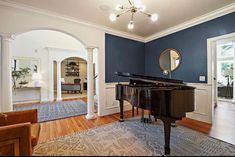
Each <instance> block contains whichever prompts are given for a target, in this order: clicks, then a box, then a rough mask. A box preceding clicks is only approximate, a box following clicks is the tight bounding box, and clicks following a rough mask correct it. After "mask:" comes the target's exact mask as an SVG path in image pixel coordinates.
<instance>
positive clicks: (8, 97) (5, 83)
mask: <svg viewBox="0 0 235 157" xmlns="http://www.w3.org/2000/svg"><path fill="white" fill-rule="evenodd" d="M12 40H13V37H12V36H3V37H2V58H1V59H2V72H1V74H2V82H1V83H2V89H1V93H2V101H1V109H2V111H3V112H8V111H12V110H13V105H12V78H11V47H10V46H11V45H10V44H11V41H12Z"/></svg>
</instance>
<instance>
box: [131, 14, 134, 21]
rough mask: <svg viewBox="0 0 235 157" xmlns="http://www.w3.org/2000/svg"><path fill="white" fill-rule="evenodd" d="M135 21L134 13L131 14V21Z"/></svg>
mask: <svg viewBox="0 0 235 157" xmlns="http://www.w3.org/2000/svg"><path fill="white" fill-rule="evenodd" d="M133 20H134V13H132V14H131V21H133Z"/></svg>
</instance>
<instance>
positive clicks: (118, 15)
mask: <svg viewBox="0 0 235 157" xmlns="http://www.w3.org/2000/svg"><path fill="white" fill-rule="evenodd" d="M130 11H131V10H130V9H129V10H126V11H123V12H121V13H119V14H117V17H120V16H121V15H123V14H125V13H128V12H130Z"/></svg>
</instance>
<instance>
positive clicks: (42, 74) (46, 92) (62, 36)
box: [12, 30, 87, 103]
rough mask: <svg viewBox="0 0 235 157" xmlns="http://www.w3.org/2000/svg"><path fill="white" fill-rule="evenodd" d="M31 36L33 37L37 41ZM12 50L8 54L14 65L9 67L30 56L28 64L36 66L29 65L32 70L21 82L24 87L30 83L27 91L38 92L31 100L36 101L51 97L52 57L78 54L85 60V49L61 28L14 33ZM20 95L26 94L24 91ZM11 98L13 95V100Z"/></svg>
mask: <svg viewBox="0 0 235 157" xmlns="http://www.w3.org/2000/svg"><path fill="white" fill-rule="evenodd" d="M32 39H37V41H35V40H32ZM68 51H69V52H68ZM12 52H13V53H12V58H14V59H13V60H14V62H15V63H12V65H14V66H15V67H13V68H15V69H20V68H21V67H20V65H22V64H26V63H20V62H22V61H21V58H23V59H24V60H28V62H29V63H27V64H31V62H32V60H35V62H34V64H33V66H32V67H34V68H35V67H36V68H35V69H36V70H34V69H33V68H31V69H30V71H32V72H33V73H32V74H30V76H29V77H30V79H29V80H25V81H23V82H25V84H24V85H23V86H24V87H27V89H30V88H29V87H34V88H31V89H33V90H35V91H29V93H34V95H36V92H37V94H38V95H39V96H37V98H35V99H33V100H39V101H40V102H47V101H52V100H53V99H52V98H53V94H51V93H53V92H54V89H53V87H52V88H51V86H52V85H51V84H52V82H53V77H51V75H53V74H52V72H53V70H52V69H53V62H54V61H59V62H61V61H62V60H63V59H64V58H66V57H69V56H79V57H81V58H83V59H84V60H87V50H86V48H85V45H84V44H83V43H82V42H80V40H78V39H75V38H74V37H73V36H71V35H68V34H66V33H64V32H60V31H54V30H33V31H29V32H26V33H22V34H19V35H17V36H16V39H15V40H14V41H13V43H12ZM66 52H67V53H66ZM43 53H44V54H43ZM74 54H75V55H74ZM17 66H18V67H17ZM33 76H35V77H33ZM27 77H28V76H27ZM25 78H26V77H25ZM60 79H61V78H60ZM21 83H22V82H21ZM36 84H37V85H36ZM35 87H37V88H35ZM19 88H20V90H22V89H23V88H22V87H21V86H20V87H19ZM25 89H26V88H25ZM36 90H37V91H36ZM15 93H16V92H15ZM15 93H14V94H15ZM15 95H17V94H15ZM15 95H13V96H15ZM24 95H26V96H28V94H24ZM24 99H25V98H24ZM14 100H15V99H14V98H13V101H14ZM21 101H22V100H21ZM23 101H24V100H23ZM30 101H32V100H30ZM13 103H14V102H13ZM17 103H18V102H17Z"/></svg>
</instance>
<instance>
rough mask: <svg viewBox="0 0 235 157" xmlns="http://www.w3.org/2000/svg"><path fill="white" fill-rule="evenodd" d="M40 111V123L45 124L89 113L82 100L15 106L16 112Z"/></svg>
mask: <svg viewBox="0 0 235 157" xmlns="http://www.w3.org/2000/svg"><path fill="white" fill-rule="evenodd" d="M29 109H38V121H39V122H45V121H50V120H55V119H61V118H66V117H72V116H78V115H83V114H86V113H87V104H86V103H85V102H84V101H82V100H75V101H62V102H52V103H45V104H32V105H23V106H14V111H19V110H29Z"/></svg>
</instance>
